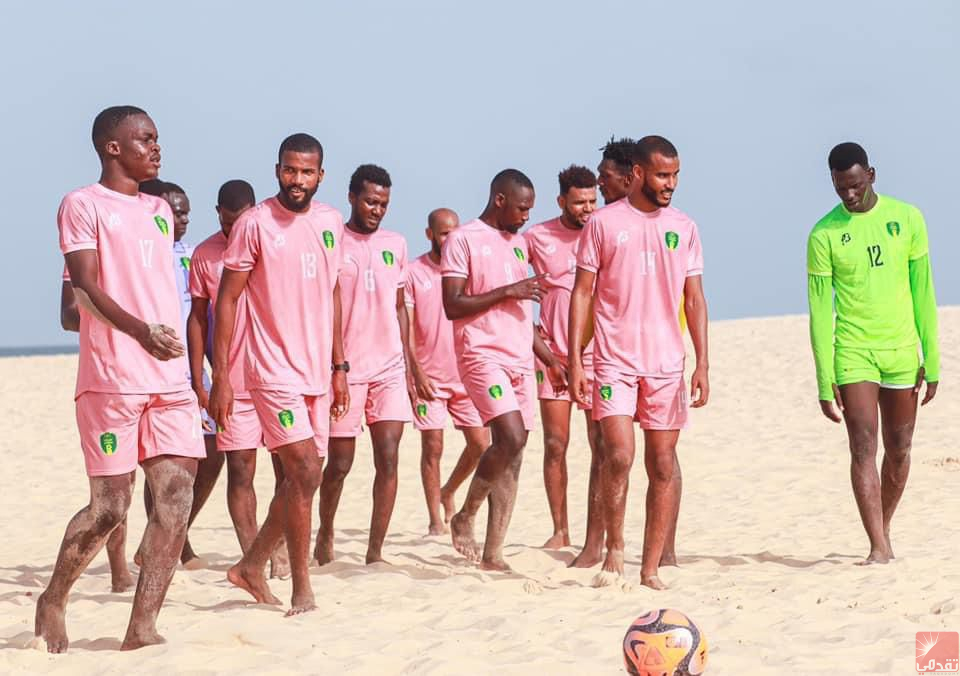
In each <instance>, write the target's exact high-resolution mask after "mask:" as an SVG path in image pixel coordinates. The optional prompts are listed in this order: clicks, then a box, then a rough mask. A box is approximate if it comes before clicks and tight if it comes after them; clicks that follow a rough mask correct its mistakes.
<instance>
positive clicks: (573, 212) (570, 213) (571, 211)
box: [557, 188, 597, 228]
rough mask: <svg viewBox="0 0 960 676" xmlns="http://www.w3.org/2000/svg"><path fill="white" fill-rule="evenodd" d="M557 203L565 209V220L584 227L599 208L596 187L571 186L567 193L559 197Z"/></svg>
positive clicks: (562, 209) (578, 226)
mask: <svg viewBox="0 0 960 676" xmlns="http://www.w3.org/2000/svg"><path fill="white" fill-rule="evenodd" d="M557 204H559V205H560V209H561V211H563V215H564V220H565V221H566V222H567V223H568V224H569V225H573V226H575V227H577V228H582V227H583V226H585V225H586V224H587V221H588V220H590V214H592V213H593V212H594V210H595V209H596V208H597V189H596V188H570V190H568V191H567V194H566V195H560V196H559V197H558V198H557Z"/></svg>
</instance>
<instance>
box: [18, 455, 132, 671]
mask: <svg viewBox="0 0 960 676" xmlns="http://www.w3.org/2000/svg"><path fill="white" fill-rule="evenodd" d="M134 477H135V473H134V472H130V473H129V474H124V475H121V476H110V477H90V502H89V504H87V506H86V507H84V508H83V509H81V510H80V511H79V512H77V513H76V514H75V515H74V516H73V518H72V519H70V523H68V524H67V531H66V533H64V535H63V541H62V542H61V543H60V553H59V554H58V555H57V562H56V564H55V565H54V566H53V575H51V577H50V582H49V583H48V584H47V588H46V589H45V590H44V592H43V593H42V594H41V595H40V597H39V598H38V599H37V613H36V619H35V621H34V632H35V633H36V635H37V636H39V637H42V638H43V639H44V641H45V642H46V644H47V651H48V652H51V653H63V652H66V651H67V646H68V644H69V640H68V639H67V626H66V610H67V596H68V595H69V594H70V588H71V587H73V583H74V582H76V581H77V578H79V577H80V574H81V573H83V571H84V570H86V568H87V566H89V565H90V562H91V561H92V560H93V557H95V556H96V555H97V553H98V552H99V551H100V549H101V548H103V546H104V544H105V543H106V541H107V538H109V537H110V534H111V533H112V532H113V531H114V529H116V528H117V527H118V526H119V525H120V523H121V522H122V521H123V519H124V518H125V517H126V515H127V510H128V509H129V508H130V501H131V500H132V499H133V481H134Z"/></svg>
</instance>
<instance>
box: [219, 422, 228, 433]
mask: <svg viewBox="0 0 960 676" xmlns="http://www.w3.org/2000/svg"><path fill="white" fill-rule="evenodd" d="M226 431H227V428H225V427H224V426H223V425H220V424H219V423H218V424H217V434H223V433H224V432H226Z"/></svg>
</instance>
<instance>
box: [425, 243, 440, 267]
mask: <svg viewBox="0 0 960 676" xmlns="http://www.w3.org/2000/svg"><path fill="white" fill-rule="evenodd" d="M427 255H428V256H429V257H430V260H432V261H433V262H434V263H436V264H437V265H440V254H438V253H437V251H436V249H433V248H432V247H431V249H430V253H428V254H427Z"/></svg>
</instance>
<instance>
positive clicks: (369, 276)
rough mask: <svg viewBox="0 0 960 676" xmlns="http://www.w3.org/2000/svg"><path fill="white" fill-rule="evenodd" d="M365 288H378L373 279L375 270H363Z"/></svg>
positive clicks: (371, 289)
mask: <svg viewBox="0 0 960 676" xmlns="http://www.w3.org/2000/svg"><path fill="white" fill-rule="evenodd" d="M363 288H365V289H366V290H367V291H375V290H376V288H377V283H376V282H375V281H374V279H373V270H364V271H363Z"/></svg>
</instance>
